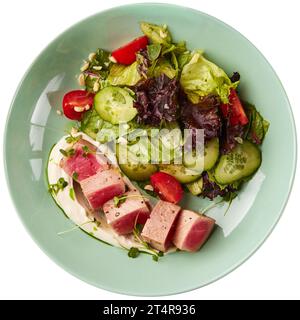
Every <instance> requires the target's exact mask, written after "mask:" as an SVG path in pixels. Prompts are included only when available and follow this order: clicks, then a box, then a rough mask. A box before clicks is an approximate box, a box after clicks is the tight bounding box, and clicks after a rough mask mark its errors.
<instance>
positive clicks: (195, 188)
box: [186, 178, 203, 196]
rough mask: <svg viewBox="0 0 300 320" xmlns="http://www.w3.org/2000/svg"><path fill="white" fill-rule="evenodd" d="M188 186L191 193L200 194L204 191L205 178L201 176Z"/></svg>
mask: <svg viewBox="0 0 300 320" xmlns="http://www.w3.org/2000/svg"><path fill="white" fill-rule="evenodd" d="M186 186H187V188H188V189H189V191H190V193H191V194H193V195H194V196H198V195H199V194H200V193H201V192H202V187H203V179H202V178H200V179H199V180H197V181H194V182H191V183H188V184H187V185H186Z"/></svg>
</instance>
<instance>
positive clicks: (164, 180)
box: [150, 172, 183, 203]
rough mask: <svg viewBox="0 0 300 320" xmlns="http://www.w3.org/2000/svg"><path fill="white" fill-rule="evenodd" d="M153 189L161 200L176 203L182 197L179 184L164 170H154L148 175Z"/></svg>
mask: <svg viewBox="0 0 300 320" xmlns="http://www.w3.org/2000/svg"><path fill="white" fill-rule="evenodd" d="M150 182H151V185H152V187H153V188H154V191H155V192H156V193H157V194H158V195H159V197H160V198H161V199H162V200H165V201H169V202H172V203H178V202H179V201H180V200H181V199H182V197H183V189H182V186H181V184H180V183H179V182H178V181H177V180H176V179H175V178H174V177H173V176H171V175H169V174H167V173H165V172H156V173H154V174H153V175H152V176H151V177H150Z"/></svg>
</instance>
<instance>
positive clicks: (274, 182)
mask: <svg viewBox="0 0 300 320" xmlns="http://www.w3.org/2000/svg"><path fill="white" fill-rule="evenodd" d="M142 20H146V21H149V22H153V23H160V24H163V23H166V24H167V25H168V26H169V27H170V30H171V32H172V35H173V36H174V38H175V40H181V39H183V40H186V41H187V44H188V47H189V48H203V49H205V51H206V53H207V55H208V56H209V58H210V59H211V60H213V61H215V62H216V63H217V64H219V65H220V66H221V67H223V68H224V69H225V70H226V71H227V72H228V73H231V72H232V71H237V70H238V71H239V72H240V74H241V75H242V81H241V85H240V89H239V90H240V94H241V95H242V98H243V99H246V100H248V101H250V102H252V103H255V104H256V106H257V107H258V109H259V110H260V111H261V112H262V114H263V115H264V117H265V118H266V119H268V120H269V121H270V123H271V126H270V130H269V132H268V135H267V138H266V140H265V142H264V145H263V148H262V149H263V150H262V152H263V163H262V166H261V169H260V172H261V173H262V174H263V175H264V176H265V178H264V180H263V182H262V183H261V185H260V187H259V190H258V186H257V187H256V186H255V185H254V186H252V187H251V188H248V187H246V188H244V191H243V192H242V193H241V194H240V199H242V200H243V201H244V203H245V202H246V203H247V201H248V198H249V199H250V200H249V202H248V204H250V205H249V207H250V208H249V210H248V212H247V215H246V217H245V218H244V219H243V220H242V222H241V223H240V224H239V225H238V226H237V227H236V228H235V229H234V231H233V232H232V233H231V234H230V235H229V236H227V237H224V235H223V233H222V231H221V230H220V229H217V230H216V232H214V234H213V236H212V237H211V239H210V240H209V241H208V243H207V244H206V245H205V246H204V247H203V249H202V250H201V251H200V252H198V253H195V254H189V253H182V252H181V253H176V254H170V255H168V256H165V257H164V258H163V259H161V260H160V261H159V262H158V263H155V262H153V261H152V259H151V258H149V256H148V255H142V256H140V257H139V258H138V259H129V258H128V257H127V255H126V252H124V251H123V250H121V249H118V248H113V247H110V246H107V245H105V244H102V243H101V242H99V241H97V240H94V239H92V238H91V237H89V236H88V235H86V234H85V233H84V232H82V231H80V230H77V231H74V232H72V233H69V234H67V235H65V236H64V237H62V236H58V235H57V233H58V232H59V231H62V230H66V229H68V228H70V226H71V225H72V223H71V222H70V221H69V220H68V219H67V218H66V217H65V216H64V215H63V214H62V213H61V211H60V210H59V209H58V208H57V207H56V205H55V204H54V202H53V200H52V199H51V198H50V196H49V194H48V193H47V188H46V184H45V179H44V178H45V176H44V169H45V165H46V160H47V156H48V152H49V149H50V148H51V146H52V145H53V144H54V143H55V142H56V141H57V140H58V139H59V138H60V137H61V136H62V135H63V134H64V132H63V131H64V129H65V126H66V122H67V121H66V120H65V119H64V118H63V117H59V116H58V115H57V114H56V112H55V109H58V108H60V105H61V98H62V96H63V94H64V93H65V92H66V91H68V90H70V89H74V88H77V87H78V85H77V82H76V79H75V75H76V74H77V73H78V68H79V66H80V65H81V63H82V60H83V59H84V58H85V57H86V56H87V55H88V53H89V52H91V51H93V50H95V48H97V47H103V48H106V49H113V48H116V47H118V46H119V45H121V44H123V43H124V42H126V41H127V40H130V39H132V38H134V37H136V36H139V35H140V34H141V32H140V30H139V25H138V23H139V21H142ZM4 149H5V153H4V154H5V166H6V173H7V181H8V185H9V189H10V192H11V195H12V198H13V201H14V203H15V206H16V209H17V211H18V213H19V215H20V217H21V219H22V221H23V223H24V225H25V226H26V228H27V229H28V231H29V232H30V234H31V236H32V237H33V238H34V239H35V241H36V242H37V243H38V245H39V246H40V247H41V248H42V249H43V250H44V252H45V253H47V255H49V256H50V257H51V258H52V259H53V260H54V261H55V262H57V263H58V264H59V265H61V266H62V267H63V268H64V269H65V270H67V271H68V272H70V273H72V274H73V275H75V276H76V277H78V278H80V279H82V280H84V281H86V282H88V283H90V284H93V285H95V286H98V287H100V288H104V289H107V290H111V291H114V292H120V293H124V294H131V295H146V296H155V295H167V294H175V293H179V292H184V291H188V290H192V289H195V288H199V287H201V286H204V285H207V284H208V283H211V282H213V281H215V280H217V279H219V278H221V277H222V276H224V275H226V274H227V273H229V272H230V271H232V270H234V269H235V268H236V267H237V266H239V265H240V264H241V263H242V262H244V261H245V260H246V259H247V258H248V257H250V256H251V255H252V254H253V253H254V252H255V251H256V250H257V248H258V247H259V246H260V245H261V244H262V243H263V242H264V240H265V239H266V238H267V236H268V235H269V234H270V232H271V231H272V229H273V228H274V226H275V225H276V223H277V221H278V219H279V217H280V215H281V213H282V211H283V209H284V206H285V204H286V202H287V199H288V196H289V192H290V190H291V187H292V182H293V177H294V172H295V165H296V135H295V126H294V121H293V116H292V112H291V109H290V106H289V102H288V99H287V96H286V94H285V92H284V89H283V87H282V85H281V83H280V81H279V79H278V77H277V76H276V74H275V72H274V70H273V69H272V67H271V66H270V64H269V63H268V62H267V61H266V59H265V58H264V57H263V56H262V54H261V53H260V52H259V51H258V50H257V49H256V48H255V47H254V46H253V45H252V44H251V43H250V42H249V41H248V40H247V39H246V38H244V37H243V36H242V35H241V34H240V33H238V32H237V31H236V30H234V29H232V28H231V27H229V26H228V25H226V24H224V23H223V22H221V21H219V20H217V19H215V18H213V17H211V16H208V15H206V14H203V13H201V12H198V11H195V10H192V9H188V8H184V7H178V6H173V5H167V4H134V5H128V6H123V7H117V8H114V9H111V10H107V11H104V12H101V13H98V14H96V15H94V16H92V17H90V18H88V19H86V20H84V21H81V22H80V23H78V24H76V25H75V26H73V27H71V28H70V29H68V30H67V31H65V32H64V33H63V34H61V35H60V36H59V37H58V38H57V39H56V40H54V41H53V42H52V43H51V44H50V45H49V46H48V47H47V48H46V49H45V50H44V51H43V52H42V53H41V54H40V55H39V56H38V58H37V59H36V60H35V61H34V63H33V64H32V65H31V67H30V68H29V70H28V71H27V73H26V75H25V76H24V78H23V80H22V82H21V84H20V86H19V88H18V90H17V92H16V95H15V98H14V100H13V103H12V106H11V109H10V112H9V115H8V120H7V127H6V133H5V146H4ZM251 199H252V200H251ZM189 206H191V207H193V208H197V207H198V208H199V206H200V207H202V206H203V202H202V201H201V199H196V200H193V201H190V202H189ZM244 210H245V208H244V207H243V206H241V207H239V206H237V209H235V211H236V212H235V214H244ZM247 276H250V277H251V276H254V275H247ZM58 285H60V284H58Z"/></svg>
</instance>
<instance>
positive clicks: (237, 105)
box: [221, 89, 248, 126]
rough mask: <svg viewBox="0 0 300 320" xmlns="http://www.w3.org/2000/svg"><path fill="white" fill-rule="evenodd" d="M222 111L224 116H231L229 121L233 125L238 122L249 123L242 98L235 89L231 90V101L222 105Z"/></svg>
mask: <svg viewBox="0 0 300 320" xmlns="http://www.w3.org/2000/svg"><path fill="white" fill-rule="evenodd" d="M221 111H222V113H223V116H224V117H226V118H227V117H229V123H230V125H232V126H235V125H237V124H241V125H245V124H247V123H248V118H247V115H246V113H245V110H244V108H243V106H242V103H241V100H240V98H239V96H238V95H237V93H236V91H235V90H234V89H231V90H230V95H229V103H228V104H222V105H221Z"/></svg>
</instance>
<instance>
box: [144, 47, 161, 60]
mask: <svg viewBox="0 0 300 320" xmlns="http://www.w3.org/2000/svg"><path fill="white" fill-rule="evenodd" d="M160 52H161V45H160V44H159V43H154V44H149V45H148V46H147V54H148V57H149V59H150V60H151V61H154V60H156V59H157V58H158V57H159V55H160Z"/></svg>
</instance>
